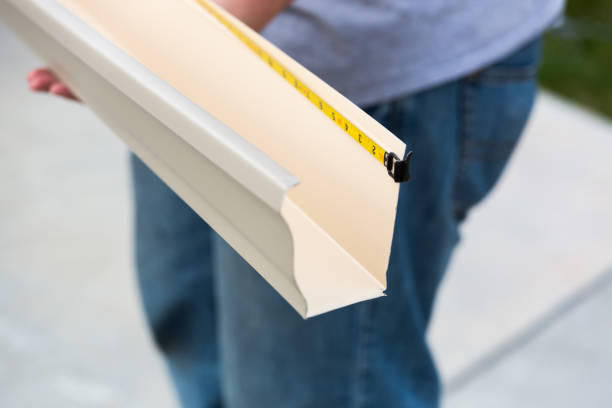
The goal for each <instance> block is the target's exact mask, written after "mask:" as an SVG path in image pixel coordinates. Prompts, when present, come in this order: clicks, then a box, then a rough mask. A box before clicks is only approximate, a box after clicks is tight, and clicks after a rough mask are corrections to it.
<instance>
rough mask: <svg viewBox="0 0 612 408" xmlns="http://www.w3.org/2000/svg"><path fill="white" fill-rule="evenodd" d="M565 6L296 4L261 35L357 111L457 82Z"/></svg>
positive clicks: (488, 0) (527, 0)
mask: <svg viewBox="0 0 612 408" xmlns="http://www.w3.org/2000/svg"><path fill="white" fill-rule="evenodd" d="M563 5H564V0H296V1H295V2H294V3H292V4H291V6H289V8H288V9H287V10H285V11H284V12H283V13H281V15H280V16H278V17H277V18H276V19H275V20H274V21H273V22H272V23H270V25H269V26H268V27H266V29H265V30H264V31H263V33H262V34H263V35H264V36H265V37H266V38H268V39H269V40H271V41H272V42H273V43H275V44H276V45H278V46H279V47H280V48H281V49H283V50H284V51H285V52H287V53H288V54H289V55H291V56H292V57H293V58H295V59H296V60H297V61H299V62H300V63H302V64H303V65H304V66H306V67H307V68H308V69H310V70H311V71H312V72H314V73H315V74H317V75H318V76H319V77H321V78H322V79H324V80H325V81H326V82H327V83H329V84H330V85H331V86H333V87H334V88H336V89H337V90H338V91H339V92H341V93H342V94H344V95H345V96H346V97H348V98H349V99H351V100H352V101H353V102H355V103H356V104H359V105H362V106H365V105H369V104H373V103H377V102H383V101H385V100H390V99H393V98H394V97H398V96H400V95H402V94H406V93H410V92H415V91H418V90H422V89H425V88H428V87H431V86H434V85H437V84H440V83H442V82H445V81H449V80H452V79H455V78H459V77H461V76H463V75H466V74H468V73H470V72H472V71H474V70H476V69H479V68H482V67H484V66H486V65H487V64H490V63H492V62H494V61H495V60H497V59H499V58H501V57H503V56H504V55H506V54H508V53H510V52H511V51H513V50H515V49H517V48H518V47H520V46H521V45H523V44H524V43H526V42H527V41H529V40H530V39H532V38H534V37H535V36H537V35H538V34H540V33H541V32H542V31H544V30H545V29H546V28H547V27H548V26H549V25H550V24H551V23H552V22H554V21H555V20H556V18H557V17H558V16H559V15H560V13H561V11H562V9H563Z"/></svg>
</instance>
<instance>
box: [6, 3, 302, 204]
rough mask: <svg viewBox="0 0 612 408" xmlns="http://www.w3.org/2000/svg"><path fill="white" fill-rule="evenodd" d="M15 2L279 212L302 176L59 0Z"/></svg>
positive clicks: (52, 35) (84, 60)
mask: <svg viewBox="0 0 612 408" xmlns="http://www.w3.org/2000/svg"><path fill="white" fill-rule="evenodd" d="M0 1H7V2H9V3H11V4H12V5H13V6H14V7H16V8H18V9H19V10H21V11H22V12H23V13H24V14H26V15H27V16H28V17H29V18H31V19H33V20H35V21H36V23H38V24H39V25H40V27H41V28H42V29H43V30H44V31H45V32H46V33H47V34H48V35H49V36H50V37H52V38H54V39H55V40H58V41H61V42H62V43H64V44H65V45H66V46H67V47H68V49H69V50H70V52H71V53H73V54H74V55H75V56H76V57H77V58H79V59H80V60H81V61H82V62H83V63H85V64H86V65H87V66H88V67H89V68H91V69H92V70H93V71H95V72H96V73H98V74H99V75H101V76H102V77H103V78H105V79H106V80H107V81H109V82H110V83H111V84H113V85H114V86H116V87H117V88H119V89H121V90H122V92H124V93H125V95H126V96H128V97H129V98H130V99H132V100H133V101H134V102H136V103H137V104H138V105H140V106H141V107H142V108H143V109H145V110H146V111H148V112H149V113H150V114H151V115H153V116H155V117H157V118H158V119H159V120H160V121H161V122H162V123H164V124H165V125H166V126H168V127H169V128H170V129H172V130H173V131H175V132H176V133H177V134H178V135H179V136H180V137H181V138H182V139H183V140H184V141H185V142H187V143H188V144H190V145H191V146H192V147H194V148H195V149H196V150H197V151H198V152H199V153H200V154H202V155H203V156H205V157H206V158H207V159H209V160H210V161H212V162H213V163H215V164H216V165H217V166H218V167H219V168H221V169H223V171H225V172H226V173H228V174H229V175H230V176H232V177H233V178H234V179H235V180H236V181H237V182H239V183H240V184H242V185H243V186H244V187H245V188H247V189H248V190H249V191H251V192H252V193H253V194H254V195H256V196H258V197H259V198H260V199H261V200H262V201H264V202H265V203H266V204H268V205H269V206H270V207H272V208H274V209H276V210H280V207H281V205H282V201H283V199H284V195H285V193H286V192H287V191H288V190H289V189H290V188H291V187H294V186H295V185H297V184H299V179H298V178H297V177H295V176H294V175H293V174H291V173H290V172H289V171H288V170H287V169H285V168H284V167H282V166H281V165H280V164H278V163H277V162H276V161H274V160H273V159H272V158H270V157H269V156H268V155H266V154H265V153H264V152H263V151H261V150H259V149H258V148H257V147H256V146H254V145H253V144H251V143H250V142H249V141H247V140H246V139H245V138H243V137H242V136H240V135H239V134H238V133H236V132H235V131H234V130H232V129H231V128H230V127H228V126H227V125H225V124H224V123H222V122H221V121H220V120H218V119H217V118H215V117H214V116H213V115H211V114H210V113H208V112H207V111H206V110H204V109H203V108H201V107H200V106H198V105H197V104H196V103H194V102H193V101H191V100H190V99H188V98H187V97H186V96H184V95H183V94H181V93H180V92H179V91H178V90H176V89H175V88H173V87H172V86H171V85H170V84H168V83H167V82H166V81H164V80H163V79H162V78H160V77H159V76H157V75H156V74H154V73H153V72H152V71H151V70H149V69H148V68H147V67H145V66H144V65H142V64H141V63H140V62H138V61H137V60H136V59H134V58H133V57H131V56H129V55H128V54H127V53H126V52H124V51H123V50H121V49H120V48H119V47H117V46H115V45H114V44H112V43H111V42H110V41H109V40H107V39H106V38H104V37H103V36H102V35H101V34H100V33H98V32H97V31H96V30H95V29H93V28H92V27H90V26H89V25H87V24H85V23H84V22H83V21H81V20H80V19H78V18H77V17H76V16H74V15H73V14H72V13H70V12H69V11H68V10H66V9H65V8H64V7H63V6H61V5H60V4H59V3H57V2H56V1H49V0H0Z"/></svg>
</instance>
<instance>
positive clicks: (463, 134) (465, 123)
mask: <svg viewBox="0 0 612 408" xmlns="http://www.w3.org/2000/svg"><path fill="white" fill-rule="evenodd" d="M470 87H471V81H470V80H469V79H467V80H462V81H460V82H459V88H460V89H459V98H460V100H459V111H460V115H459V138H460V140H459V143H457V145H458V150H459V151H458V152H457V155H456V157H457V164H456V167H457V171H456V176H455V182H454V185H453V198H452V199H453V204H452V211H453V217H455V218H457V217H458V215H459V214H460V213H461V212H463V211H464V208H463V207H464V206H463V205H461V203H460V202H459V199H458V190H459V188H460V184H461V181H462V179H463V178H464V176H465V173H466V171H467V166H466V164H467V162H468V160H467V151H468V143H469V137H468V133H469V124H470V123H471V119H472V116H473V108H472V106H471V103H470V101H471V98H470V93H471V92H470Z"/></svg>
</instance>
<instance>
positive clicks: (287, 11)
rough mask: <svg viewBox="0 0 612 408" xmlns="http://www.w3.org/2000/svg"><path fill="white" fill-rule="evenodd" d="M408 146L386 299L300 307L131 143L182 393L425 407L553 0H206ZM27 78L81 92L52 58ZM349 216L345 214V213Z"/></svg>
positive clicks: (160, 321) (556, 7)
mask: <svg viewBox="0 0 612 408" xmlns="http://www.w3.org/2000/svg"><path fill="white" fill-rule="evenodd" d="M217 2H218V3H219V4H220V5H221V6H223V7H225V8H226V9H227V10H228V11H230V12H231V13H233V14H235V15H236V16H237V17H239V18H240V19H242V20H243V21H244V22H246V23H247V24H248V25H250V26H251V27H253V28H255V29H257V30H261V31H262V34H263V35H264V36H266V37H267V38H268V39H270V40H271V41H272V42H274V43H276V44H277V45H278V46H279V47H280V48H281V49H283V50H285V51H286V52H287V53H288V54H290V55H291V56H293V57H294V58H295V59H297V60H298V61H299V62H301V63H302V64H303V65H305V66H306V67H307V68H309V69H310V70H311V71H313V72H314V73H315V74H317V75H319V76H320V77H321V78H323V79H324V80H325V81H327V82H328V83H329V84H330V85H332V86H333V87H335V88H336V89H337V90H339V91H340V92H341V93H343V94H344V95H345V96H347V97H348V98H349V99H351V100H352V101H353V102H355V103H356V104H358V105H359V106H360V107H362V108H363V109H364V110H365V111H366V112H367V113H369V114H370V115H371V116H373V117H374V118H375V119H377V120H378V121H379V122H380V123H382V124H383V125H384V126H386V127H387V128H388V129H389V130H390V131H391V132H393V133H394V134H396V135H397V136H398V137H400V138H401V139H402V140H403V141H404V142H405V143H406V145H407V146H408V148H410V149H411V150H413V151H414V152H415V159H414V160H413V169H412V174H413V178H412V180H411V181H410V182H409V183H407V184H403V185H402V186H401V189H400V197H399V203H398V213H397V220H396V226H395V232H394V238H393V244H392V251H391V258H390V263H389V269H388V272H387V275H388V278H387V279H388V290H387V296H386V297H383V298H379V299H376V300H372V301H367V302H362V303H359V304H356V305H352V306H349V307H346V308H343V309H340V310H337V311H334V312H330V313H327V314H324V315H321V316H318V317H315V318H312V319H309V320H302V319H301V318H300V317H299V316H298V314H297V313H295V311H293V310H292V309H291V307H290V306H289V305H288V304H286V303H285V302H284V300H283V299H282V298H281V297H280V296H279V295H278V294H277V293H276V292H275V291H274V290H273V289H272V288H271V287H269V286H268V285H267V284H266V282H265V281H264V280H263V279H262V278H261V277H259V276H258V274H257V273H256V272H255V271H254V270H253V269H252V268H251V267H250V266H249V265H248V264H247V263H246V262H245V261H244V260H243V259H242V258H240V256H238V255H237V254H236V253H235V252H234V251H233V250H232V248H231V247H229V246H228V245H227V244H226V243H225V242H224V241H223V240H222V239H221V238H219V236H217V235H216V234H215V233H214V232H213V231H212V230H211V229H210V228H209V227H208V225H207V224H206V223H205V222H204V221H203V220H202V219H200V218H199V217H198V216H197V215H196V214H195V213H194V212H193V211H192V210H191V209H189V207H188V206H187V205H186V204H184V203H183V202H182V201H181V200H180V199H179V198H178V197H177V196H176V195H175V194H174V193H173V192H172V191H171V190H170V189H169V188H168V187H166V186H165V185H164V183H163V182H161V180H160V179H158V178H157V176H156V175H155V174H153V173H152V172H151V171H150V170H149V169H148V168H147V167H146V166H145V165H144V164H143V163H142V162H141V161H140V160H139V159H138V158H136V157H132V172H133V182H134V192H135V206H136V212H135V218H136V220H135V223H136V233H135V235H136V260H137V271H138V277H139V285H140V289H141V292H142V298H143V304H144V308H145V311H146V315H147V318H148V321H149V323H150V326H151V329H152V333H153V337H154V340H155V342H156V345H157V346H158V348H159V350H161V352H162V353H163V355H164V356H165V358H166V361H167V363H168V367H169V370H170V372H171V375H172V378H173V380H174V383H175V385H176V388H177V390H178V394H179V396H180V399H181V402H182V404H183V406H185V407H188V408H192V407H232V408H242V407H249V408H252V407H256V408H257V407H283V408H289V407H321V408H325V407H333V408H342V407H363V408H365V407H411V408H413V407H417V408H421V407H436V406H439V404H440V394H441V391H440V390H441V386H440V380H439V377H438V373H437V371H436V368H435V363H434V359H433V357H432V354H431V351H430V349H429V348H428V346H427V341H426V331H427V327H428V323H429V320H430V317H431V314H432V308H433V304H434V298H435V294H436V290H437V288H438V285H439V283H440V280H441V279H442V277H443V274H444V270H445V268H446V266H447V264H448V262H449V258H450V256H451V253H452V251H453V248H454V247H455V246H456V244H457V242H458V240H459V232H458V227H459V225H460V224H461V222H462V221H463V220H464V219H465V218H466V216H467V214H468V211H469V210H470V208H472V207H473V206H474V205H475V204H476V203H478V202H479V201H481V200H482V199H483V198H484V197H485V196H486V195H487V193H489V191H490V190H491V189H492V187H493V186H494V184H495V183H496V181H497V179H498V178H499V176H500V174H501V172H502V170H503V168H504V166H505V164H506V162H507V161H508V159H509V157H510V155H511V153H512V151H513V149H514V147H515V145H516V143H517V141H518V139H519V136H520V134H521V132H522V130H523V127H524V125H525V123H526V120H527V118H528V116H529V114H530V111H531V108H532V104H533V101H534V95H535V92H536V73H537V71H538V60H539V53H540V37H541V34H542V32H543V31H544V30H545V29H546V28H547V27H548V26H549V25H551V23H553V22H554V21H555V20H556V19H557V18H558V17H559V15H560V14H561V12H562V9H563V0H538V1H535V0H515V1H505V0H462V1H458V0H432V1H426V2H425V1H423V2H419V1H408V0H380V1H372V0H334V2H333V4H331V3H330V2H329V1H327V0H295V1H293V2H291V1H290V0H260V1H257V2H253V1H249V0H217ZM28 80H29V83H30V86H31V88H32V89H34V90H39V91H50V92H51V93H55V94H58V95H61V96H65V97H69V98H73V99H75V98H76V96H74V95H73V94H72V93H71V91H70V90H69V89H68V88H67V87H66V86H65V85H63V84H62V83H61V81H59V79H57V77H55V75H54V74H53V73H52V72H51V71H49V70H45V69H42V70H37V71H35V72H33V73H32V74H31V75H30V76H29V78H28ZM347 228H350V226H347Z"/></svg>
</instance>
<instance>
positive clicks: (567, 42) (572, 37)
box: [540, 0, 612, 117]
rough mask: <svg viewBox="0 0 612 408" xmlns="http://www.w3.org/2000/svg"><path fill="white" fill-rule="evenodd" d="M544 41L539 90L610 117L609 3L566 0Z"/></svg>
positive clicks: (611, 41)
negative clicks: (559, 22) (562, 13)
mask: <svg viewBox="0 0 612 408" xmlns="http://www.w3.org/2000/svg"><path fill="white" fill-rule="evenodd" d="M566 16H567V17H566V22H565V24H564V25H563V26H562V27H560V28H558V29H555V30H553V31H551V32H549V33H548V34H547V35H546V37H545V41H544V51H543V54H544V58H543V62H542V70H541V73H540V81H541V83H542V86H544V87H545V88H548V89H550V90H552V91H553V92H556V93H558V94H560V95H563V96H565V97H568V98H570V99H572V100H574V101H575V102H578V103H581V104H583V105H586V106H588V107H590V108H592V109H595V110H597V111H599V112H601V113H603V114H605V115H607V116H610V117H612V0H569V1H568V5H567V12H566Z"/></svg>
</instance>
